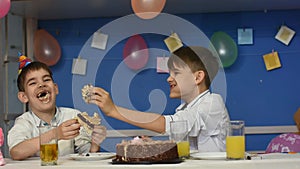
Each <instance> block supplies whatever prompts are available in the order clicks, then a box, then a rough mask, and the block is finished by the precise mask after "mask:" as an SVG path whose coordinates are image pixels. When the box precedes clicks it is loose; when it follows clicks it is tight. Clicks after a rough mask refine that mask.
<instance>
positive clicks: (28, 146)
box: [9, 137, 40, 160]
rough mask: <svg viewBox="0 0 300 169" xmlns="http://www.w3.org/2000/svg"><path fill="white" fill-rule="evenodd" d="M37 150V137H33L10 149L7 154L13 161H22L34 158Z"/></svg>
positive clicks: (38, 147) (38, 146)
mask: <svg viewBox="0 0 300 169" xmlns="http://www.w3.org/2000/svg"><path fill="white" fill-rule="evenodd" d="M39 150H40V142H39V137H34V138H32V139H28V140H25V141H23V142H21V143H19V144H17V145H15V146H14V147H12V148H11V149H10V151H9V153H10V156H11V158H12V159H13V160H24V159H26V158H29V157H32V156H34V155H35V153H37V152H38V151H39Z"/></svg>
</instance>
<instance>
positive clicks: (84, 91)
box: [81, 84, 94, 103]
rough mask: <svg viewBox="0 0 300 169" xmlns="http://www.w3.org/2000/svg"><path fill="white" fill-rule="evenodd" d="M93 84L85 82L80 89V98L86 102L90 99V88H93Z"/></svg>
mask: <svg viewBox="0 0 300 169" xmlns="http://www.w3.org/2000/svg"><path fill="white" fill-rule="evenodd" d="M93 87H94V86H93V85H91V84H87V85H84V86H83V88H82V89H81V94H82V99H83V100H84V101H85V102H86V103H89V101H90V100H91V97H92V94H93V93H92V92H91V89H92V88H93Z"/></svg>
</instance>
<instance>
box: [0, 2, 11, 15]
mask: <svg viewBox="0 0 300 169" xmlns="http://www.w3.org/2000/svg"><path fill="white" fill-rule="evenodd" d="M9 9H10V0H0V18H2V17H4V16H5V15H6V14H7V13H8V11H9Z"/></svg>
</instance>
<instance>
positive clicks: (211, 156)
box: [190, 152, 226, 160]
mask: <svg viewBox="0 0 300 169" xmlns="http://www.w3.org/2000/svg"><path fill="white" fill-rule="evenodd" d="M190 156H191V157H193V158H195V159H200V160H225V159H226V152H205V153H192V154H191V155H190Z"/></svg>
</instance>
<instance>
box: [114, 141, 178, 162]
mask: <svg viewBox="0 0 300 169" xmlns="http://www.w3.org/2000/svg"><path fill="white" fill-rule="evenodd" d="M178 158H179V157H178V151H177V144H176V143H175V142H174V141H172V140H165V141H163V140H152V139H151V138H149V137H135V138H134V139H133V140H129V141H126V140H123V141H122V142H121V143H119V144H117V145H116V158H115V159H114V161H113V162H115V163H159V162H168V161H174V160H177V159H178Z"/></svg>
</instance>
